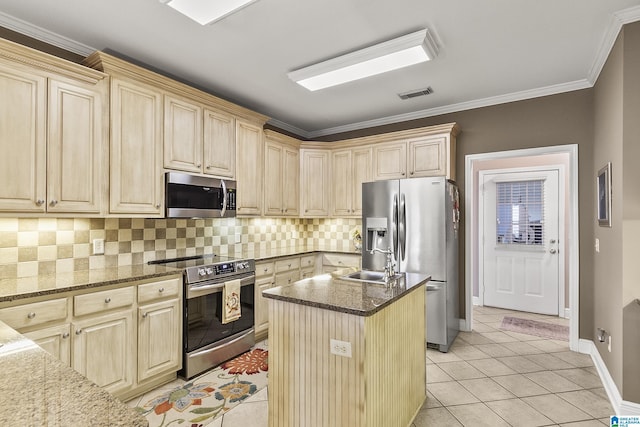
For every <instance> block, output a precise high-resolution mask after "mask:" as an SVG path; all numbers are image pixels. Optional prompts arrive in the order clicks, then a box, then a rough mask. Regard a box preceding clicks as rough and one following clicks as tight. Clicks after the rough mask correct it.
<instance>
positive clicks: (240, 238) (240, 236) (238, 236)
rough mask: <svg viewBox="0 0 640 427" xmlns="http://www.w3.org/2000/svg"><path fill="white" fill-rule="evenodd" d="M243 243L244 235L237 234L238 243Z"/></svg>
mask: <svg viewBox="0 0 640 427" xmlns="http://www.w3.org/2000/svg"><path fill="white" fill-rule="evenodd" d="M241 241H242V235H241V234H240V233H236V243H240V242H241Z"/></svg>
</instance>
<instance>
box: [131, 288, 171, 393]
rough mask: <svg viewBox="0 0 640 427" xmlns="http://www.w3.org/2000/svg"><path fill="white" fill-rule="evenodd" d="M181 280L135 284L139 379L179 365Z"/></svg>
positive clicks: (141, 380)
mask: <svg viewBox="0 0 640 427" xmlns="http://www.w3.org/2000/svg"><path fill="white" fill-rule="evenodd" d="M181 287H182V281H181V280H180V279H169V280H163V281H156V282H151V283H146V284H142V285H139V286H138V305H139V306H138V378H137V379H138V382H139V383H141V382H143V381H145V380H148V379H150V378H153V377H154V376H157V375H160V374H164V373H166V372H175V371H178V370H180V368H181V367H182V352H181V348H182V327H181V324H182V322H181V319H182V299H181V298H180V295H181V294H182V293H181Z"/></svg>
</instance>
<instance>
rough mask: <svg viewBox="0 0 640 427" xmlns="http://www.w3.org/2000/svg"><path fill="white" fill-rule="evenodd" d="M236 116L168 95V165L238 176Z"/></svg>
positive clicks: (165, 161) (165, 138) (166, 150)
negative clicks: (236, 174)
mask: <svg viewBox="0 0 640 427" xmlns="http://www.w3.org/2000/svg"><path fill="white" fill-rule="evenodd" d="M235 145H236V141H235V119H234V117H233V116H232V115H230V114H226V113H223V112H221V111H216V110H214V109H211V108H207V107H206V106H205V105H203V104H201V103H198V102H196V101H191V100H189V99H187V98H184V97H178V96H175V95H171V94H165V95H164V167H165V168H167V169H176V170H180V171H184V172H193V173H203V174H208V175H215V176H219V177H222V178H230V179H233V178H235V171H236V156H235Z"/></svg>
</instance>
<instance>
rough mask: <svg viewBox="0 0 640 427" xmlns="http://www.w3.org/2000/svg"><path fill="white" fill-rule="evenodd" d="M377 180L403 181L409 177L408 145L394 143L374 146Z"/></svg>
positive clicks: (374, 166) (374, 167)
mask: <svg viewBox="0 0 640 427" xmlns="http://www.w3.org/2000/svg"><path fill="white" fill-rule="evenodd" d="M373 173H374V179H375V180H384V179H401V178H406V176H407V143H406V142H393V143H388V144H380V145H374V146H373Z"/></svg>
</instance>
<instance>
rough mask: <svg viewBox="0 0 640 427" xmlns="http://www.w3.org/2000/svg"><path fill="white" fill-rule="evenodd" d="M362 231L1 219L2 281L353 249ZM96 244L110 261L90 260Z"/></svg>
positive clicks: (337, 221)
mask: <svg viewBox="0 0 640 427" xmlns="http://www.w3.org/2000/svg"><path fill="white" fill-rule="evenodd" d="M360 225H361V220H360V219H342V218H331V219H318V218H314V219H306V218H290V219H289V218H223V219H142V218H0V278H15V277H26V276H34V275H38V274H52V273H56V272H58V273H62V272H71V271H78V270H88V269H96V268H105V267H115V266H124V265H131V264H142V263H146V262H148V261H150V260H154V259H161V258H175V257H181V256H190V255H199V254H208V253H216V254H221V255H227V254H229V255H234V254H239V253H241V252H251V251H259V250H264V249H270V248H271V249H272V248H281V247H288V246H294V245H299V244H307V245H314V246H316V247H322V248H332V249H338V250H351V249H353V243H352V241H351V231H352V230H353V229H354V228H358V229H360ZM94 239H104V241H105V253H104V255H92V253H93V252H92V249H93V244H92V242H93V240H94Z"/></svg>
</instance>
